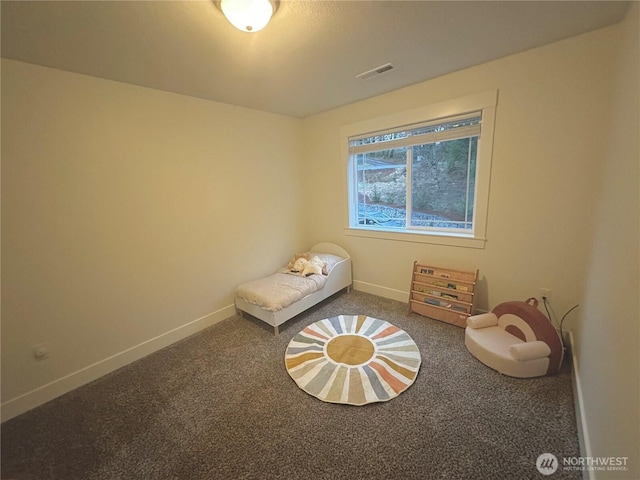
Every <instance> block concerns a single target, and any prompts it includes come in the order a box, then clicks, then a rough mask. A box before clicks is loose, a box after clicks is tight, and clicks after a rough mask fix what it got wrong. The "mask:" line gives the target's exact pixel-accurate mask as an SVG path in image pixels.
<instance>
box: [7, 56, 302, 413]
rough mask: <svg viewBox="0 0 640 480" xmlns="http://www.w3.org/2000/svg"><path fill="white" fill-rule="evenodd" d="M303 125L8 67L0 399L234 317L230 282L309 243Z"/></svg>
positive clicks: (140, 90)
mask: <svg viewBox="0 0 640 480" xmlns="http://www.w3.org/2000/svg"><path fill="white" fill-rule="evenodd" d="M299 128H300V126H299V122H298V121H297V120H295V119H292V118H288V117H283V116H278V115H272V114H268V113H263V112H258V111H253V110H248V109H244V108H239V107H234V106H229V105H223V104H217V103H214V102H208V101H204V100H200V99H195V98H191V97H185V96H181V95H175V94H170V93H166V92H161V91H155V90H151V89H146V88H141V87H136V86H132V85H127V84H122V83H117V82H111V81H106V80H102V79H97V78H93V77H87V76H83V75H77V74H73V73H68V72H63V71H60V70H55V69H50V68H44V67H39V66H34V65H29V64H25V63H21V62H15V61H11V60H4V59H3V60H2V400H3V402H5V401H7V400H9V399H13V398H15V397H17V396H19V395H21V394H25V393H26V392H30V391H32V390H33V389H36V388H37V387H42V386H46V385H47V384H48V383H49V382H53V381H56V380H59V379H61V378H64V377H65V376H66V375H70V374H74V373H77V372H79V371H81V370H82V369H84V368H86V367H88V366H91V365H92V364H94V363H96V362H101V361H103V360H105V359H108V358H109V357H111V356H113V355H117V354H120V353H121V352H123V351H126V350H127V349H130V348H132V347H135V346H137V345H140V344H141V343H143V342H146V341H149V340H150V339H153V338H155V337H157V336H159V335H163V334H165V333H167V332H170V331H172V330H173V329H176V328H180V327H182V326H184V325H185V324H187V323H188V322H192V321H194V320H196V319H199V318H201V317H203V316H207V315H209V314H211V313H212V312H217V311H220V310H221V309H225V310H223V311H224V312H227V316H229V315H232V314H233V310H232V309H231V311H230V313H228V312H229V310H230V309H228V308H227V307H229V306H230V305H232V304H233V290H234V287H235V286H236V285H237V284H238V283H240V282H242V281H246V280H248V279H250V278H253V277H255V276H256V275H260V274H265V273H266V272H270V271H273V269H274V268H276V267H277V266H280V265H282V263H283V262H285V261H286V260H287V259H288V258H289V256H290V254H291V252H292V251H296V250H299V249H301V248H304V245H302V244H301V240H302V238H301V235H300V233H299V232H300V223H301V215H302V211H301V205H300V203H299V202H295V201H291V199H295V198H298V197H300V196H301V194H302V191H301V189H300V187H299V186H298V185H299V181H298V180H299V178H300V177H301V170H300V164H299V153H300V151H299V137H300V135H299ZM43 342H46V343H48V344H49V349H50V357H49V359H47V360H44V361H40V362H36V361H35V360H34V359H33V357H32V354H31V346H32V345H35V344H40V343H43ZM3 413H4V412H3Z"/></svg>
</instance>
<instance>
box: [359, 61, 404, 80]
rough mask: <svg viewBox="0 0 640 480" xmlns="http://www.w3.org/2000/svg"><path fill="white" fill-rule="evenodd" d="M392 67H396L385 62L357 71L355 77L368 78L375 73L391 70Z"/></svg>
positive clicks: (375, 74)
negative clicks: (366, 69) (369, 68)
mask: <svg viewBox="0 0 640 480" xmlns="http://www.w3.org/2000/svg"><path fill="white" fill-rule="evenodd" d="M394 68H396V67H394V66H393V65H391V64H390V63H386V64H384V65H380V66H379V67H376V68H373V69H371V70H368V71H366V72H362V73H359V74H358V75H356V78H359V79H360V80H367V79H369V78H373V77H375V76H377V75H380V74H381V73H385V72H388V71H390V70H393V69H394Z"/></svg>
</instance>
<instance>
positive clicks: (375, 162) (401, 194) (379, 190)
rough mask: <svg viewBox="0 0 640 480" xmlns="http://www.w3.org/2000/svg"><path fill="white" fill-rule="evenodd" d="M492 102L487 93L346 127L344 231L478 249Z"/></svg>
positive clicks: (483, 216) (482, 232) (482, 231)
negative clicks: (346, 209)
mask: <svg viewBox="0 0 640 480" xmlns="http://www.w3.org/2000/svg"><path fill="white" fill-rule="evenodd" d="M495 100H496V92H495V91H494V92H488V93H485V94H479V95H474V96H471V97H465V98H463V99H459V100H454V101H451V102H445V103H442V104H438V105H434V106H431V107H425V108H423V109H419V110H416V111H411V112H407V113H406V114H400V115H396V116H393V117H388V118H384V119H378V120H373V121H370V122H365V124H359V125H351V126H348V127H345V129H343V136H344V137H345V141H346V143H347V151H348V158H349V161H348V179H349V181H348V183H349V225H348V233H350V234H353V235H361V236H374V237H381V238H398V239H401V240H409V241H412V240H414V241H419V242H435V243H444V244H454V245H468V246H474V247H483V246H484V241H485V224H486V212H487V200H488V183H489V174H490V164H491V150H492V145H491V144H492V139H493V118H494V110H495V103H496V101H495ZM471 107H473V108H471ZM445 112H446V115H443V113H445ZM418 119H419V121H415V120H418ZM402 120H405V122H406V123H395V124H393V122H401V121H402ZM376 126H380V127H382V128H379V129H375V130H369V129H368V128H371V127H376ZM359 129H360V130H359ZM358 130H359V131H358Z"/></svg>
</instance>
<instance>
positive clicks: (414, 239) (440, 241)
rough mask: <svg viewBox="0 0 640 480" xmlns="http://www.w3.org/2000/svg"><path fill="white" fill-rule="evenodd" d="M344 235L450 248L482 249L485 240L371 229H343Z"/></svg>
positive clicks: (462, 236) (450, 235) (461, 236)
mask: <svg viewBox="0 0 640 480" xmlns="http://www.w3.org/2000/svg"><path fill="white" fill-rule="evenodd" d="M344 233H345V235H350V236H353V237H365V238H378V239H381V240H395V241H399V242H411V243H430V244H433V245H447V246H450V247H466V248H480V249H481V248H484V246H485V243H486V241H487V240H486V239H484V238H477V237H471V236H468V235H455V234H442V233H431V232H428V233H427V232H425V233H422V232H397V231H396V232H390V231H388V230H375V229H371V228H367V229H364V228H345V229H344Z"/></svg>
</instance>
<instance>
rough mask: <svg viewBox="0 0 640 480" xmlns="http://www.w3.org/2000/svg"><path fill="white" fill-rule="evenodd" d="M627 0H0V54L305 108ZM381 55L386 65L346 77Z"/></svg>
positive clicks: (305, 112) (511, 48) (539, 41)
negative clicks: (225, 3)
mask: <svg viewBox="0 0 640 480" xmlns="http://www.w3.org/2000/svg"><path fill="white" fill-rule="evenodd" d="M628 7H629V2H615V1H603V2H598V1H586V2H582V1H566V2H557V1H533V2H529V1H514V2H505V1H499V2H493V1H475V2H459V1H406V2H405V1H391V0H388V1H380V0H379V1H319V0H313V1H304V0H294V1H286V0H283V1H281V2H280V7H279V9H278V11H277V12H276V14H275V15H274V17H273V19H272V21H271V23H270V24H269V25H267V27H266V28H265V29H264V30H262V31H260V32H257V33H244V32H241V31H239V30H236V29H235V28H234V27H232V26H231V25H230V24H229V23H228V22H227V21H226V19H225V18H224V17H223V15H222V13H221V12H220V10H219V9H218V8H217V7H216V6H215V4H214V2H213V1H178V2H174V1H140V2H137V1H123V2H120V1H69V2H63V1H44V2H38V1H20V2H12V1H2V6H1V8H2V12H1V19H2V25H1V33H2V56H3V57H6V58H11V59H15V60H21V61H24V62H28V63H34V64H38V65H44V66H49V67H55V68H59V69H63V70H68V71H72V72H77V73H82V74H86V75H92V76H96V77H101V78H106V79H111V80H116V81H120V82H127V83H132V84H135V85H142V86H146V87H151V88H156V89H160V90H166V91H170V92H176V93H181V94H184V95H190V96H194V97H199V98H205V99H210V100H215V101H219V102H224V103H230V104H234V105H241V106H245V107H249V108H254V109H258V110H265V111H269V112H275V113H281V114H285V115H292V116H296V117H306V116H309V115H313V114H315V113H319V112H322V111H325V110H329V109H332V108H335V107H338V106H341V105H345V104H349V103H352V102H355V101H357V100H362V99H365V98H368V97H371V96H375V95H379V94H381V93H384V92H388V91H391V90H395V89H398V88H401V87H404V86H408V85H411V84H414V83H418V82H421V81H424V80H428V79H430V78H434V77H438V76H440V75H443V74H446V73H450V72H453V71H456V70H461V69H463V68H467V67H469V66H473V65H477V64H480V63H483V62H486V61H489V60H493V59H496V58H500V57H503V56H506V55H510V54H513V53H517V52H520V51H523V50H526V49H529V48H533V47H536V46H539V45H544V44H546V43H550V42H554V41H556V40H560V39H562V38H566V37H570V36H573V35H577V34H580V33H583V32H586V31H590V30H593V29H596V28H600V27H603V26H606V25H609V24H612V23H615V22H617V21H619V20H621V19H622V18H623V17H624V15H625V13H626V11H627V9H628ZM386 63H392V64H393V65H394V66H395V67H396V68H395V69H394V70H392V71H390V72H387V73H384V74H382V75H379V76H376V77H374V78H370V79H368V80H360V79H357V78H355V76H356V75H357V74H359V73H362V72H364V71H367V70H370V69H372V68H375V67H377V66H380V65H383V64H386Z"/></svg>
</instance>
